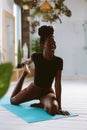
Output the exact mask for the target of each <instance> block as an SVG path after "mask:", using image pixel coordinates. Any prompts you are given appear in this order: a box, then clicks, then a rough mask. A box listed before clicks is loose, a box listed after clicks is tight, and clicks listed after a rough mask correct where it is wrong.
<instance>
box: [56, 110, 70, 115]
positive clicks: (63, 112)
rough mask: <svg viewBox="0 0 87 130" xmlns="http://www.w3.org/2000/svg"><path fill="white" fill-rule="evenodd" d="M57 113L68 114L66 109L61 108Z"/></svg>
mask: <svg viewBox="0 0 87 130" xmlns="http://www.w3.org/2000/svg"><path fill="white" fill-rule="evenodd" d="M58 114H62V115H70V113H69V112H68V111H63V110H61V109H60V110H59V111H58Z"/></svg>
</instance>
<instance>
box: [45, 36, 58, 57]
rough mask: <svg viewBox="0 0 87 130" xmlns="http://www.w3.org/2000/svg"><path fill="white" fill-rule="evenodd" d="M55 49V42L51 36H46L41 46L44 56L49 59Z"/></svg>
mask: <svg viewBox="0 0 87 130" xmlns="http://www.w3.org/2000/svg"><path fill="white" fill-rule="evenodd" d="M55 49H56V44H55V41H54V38H53V36H50V37H48V38H46V40H45V44H44V46H43V54H44V56H45V57H46V58H49V59H51V58H52V57H53V56H54V53H55Z"/></svg>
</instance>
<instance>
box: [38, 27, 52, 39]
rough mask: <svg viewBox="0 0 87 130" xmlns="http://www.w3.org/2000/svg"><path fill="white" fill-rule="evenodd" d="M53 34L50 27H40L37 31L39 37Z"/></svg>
mask: <svg viewBox="0 0 87 130" xmlns="http://www.w3.org/2000/svg"><path fill="white" fill-rule="evenodd" d="M53 33H54V29H53V27H52V26H46V25H44V26H41V27H40V28H39V29H38V35H39V36H40V37H47V36H49V35H53Z"/></svg>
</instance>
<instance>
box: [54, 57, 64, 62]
mask: <svg viewBox="0 0 87 130" xmlns="http://www.w3.org/2000/svg"><path fill="white" fill-rule="evenodd" d="M54 57H55V59H56V60H57V61H61V62H63V58H62V57H59V56H54Z"/></svg>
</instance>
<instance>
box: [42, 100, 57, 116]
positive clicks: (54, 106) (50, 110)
mask: <svg viewBox="0 0 87 130" xmlns="http://www.w3.org/2000/svg"><path fill="white" fill-rule="evenodd" d="M44 109H45V110H46V111H47V112H48V113H49V114H51V115H55V114H57V113H58V109H59V106H58V102H57V101H56V100H54V101H53V102H51V103H50V105H49V104H48V105H47V106H45V107H44Z"/></svg>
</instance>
